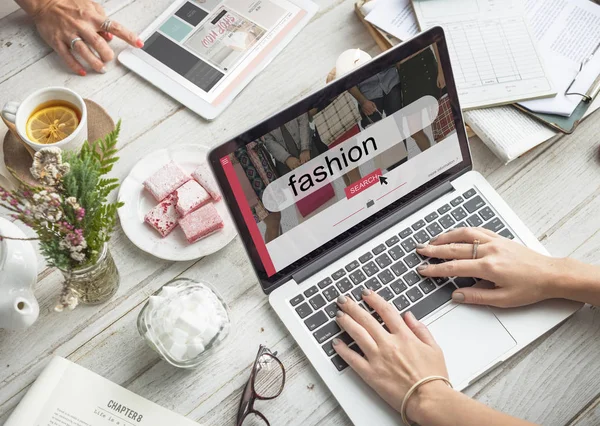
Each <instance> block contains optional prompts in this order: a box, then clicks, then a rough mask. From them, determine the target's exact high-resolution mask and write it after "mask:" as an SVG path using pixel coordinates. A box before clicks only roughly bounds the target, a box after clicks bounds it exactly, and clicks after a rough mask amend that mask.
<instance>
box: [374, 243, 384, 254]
mask: <svg viewBox="0 0 600 426" xmlns="http://www.w3.org/2000/svg"><path fill="white" fill-rule="evenodd" d="M371 251H372V252H373V254H374V255H375V256H377V255H378V254H380V253H383V252H384V251H385V244H379V245H378V246H377V247H375V248H374V249H373V250H371Z"/></svg>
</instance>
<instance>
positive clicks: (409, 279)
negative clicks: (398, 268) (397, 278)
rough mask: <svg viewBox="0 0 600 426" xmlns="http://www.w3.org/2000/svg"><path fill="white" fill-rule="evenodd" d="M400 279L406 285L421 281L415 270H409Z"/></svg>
mask: <svg viewBox="0 0 600 426" xmlns="http://www.w3.org/2000/svg"><path fill="white" fill-rule="evenodd" d="M402 279H403V280H404V282H405V283H406V284H408V285H415V284H416V283H418V282H419V281H421V276H420V275H419V274H417V273H416V272H415V271H410V272H409V273H408V274H406V275H404V276H403V277H402Z"/></svg>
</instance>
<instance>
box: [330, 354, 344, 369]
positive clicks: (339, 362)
mask: <svg viewBox="0 0 600 426" xmlns="http://www.w3.org/2000/svg"><path fill="white" fill-rule="evenodd" d="M331 362H333V365H335V368H337V371H343V370H345V369H346V368H348V364H346V361H344V360H343V359H342V357H341V356H339V355H336V356H334V357H333V358H331Z"/></svg>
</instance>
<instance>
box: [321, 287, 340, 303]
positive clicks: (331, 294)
mask: <svg viewBox="0 0 600 426" xmlns="http://www.w3.org/2000/svg"><path fill="white" fill-rule="evenodd" d="M339 295H340V292H339V291H337V288H335V287H334V286H331V287H327V288H326V289H325V290H323V296H325V299H327V301H328V302H331V301H332V300H333V299H335V298H336V297H338V296H339Z"/></svg>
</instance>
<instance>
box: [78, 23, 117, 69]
mask: <svg viewBox="0 0 600 426" xmlns="http://www.w3.org/2000/svg"><path fill="white" fill-rule="evenodd" d="M80 33H81V37H82V38H83V40H84V41H85V42H86V43H87V44H88V45H89V46H90V47H92V48H93V49H94V50H95V51H96V52H97V53H98V55H99V56H100V59H101V60H102V61H103V62H110V61H112V60H113V58H114V57H115V54H114V52H113V51H112V49H111V48H110V47H109V45H108V43H107V42H106V40H105V39H104V38H103V37H102V36H101V35H100V34H98V33H97V32H95V31H94V30H92V29H91V28H82V29H80ZM102 66H104V64H103V65H102Z"/></svg>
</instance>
